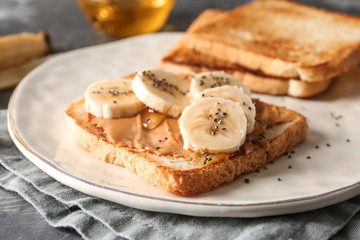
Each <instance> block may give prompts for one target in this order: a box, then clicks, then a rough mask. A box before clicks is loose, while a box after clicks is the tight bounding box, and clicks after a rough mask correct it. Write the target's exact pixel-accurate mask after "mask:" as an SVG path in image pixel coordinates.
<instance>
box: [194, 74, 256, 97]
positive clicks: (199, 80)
mask: <svg viewBox="0 0 360 240" xmlns="http://www.w3.org/2000/svg"><path fill="white" fill-rule="evenodd" d="M224 85H230V86H237V87H240V88H242V89H243V90H244V92H245V93H246V94H247V95H249V96H250V95H251V92H250V90H249V88H248V87H247V86H246V85H245V84H243V83H242V82H241V81H240V80H239V79H238V78H236V77H234V76H233V75H231V74H228V73H225V72H223V71H218V72H203V73H199V74H197V75H195V76H194V78H193V79H192V80H191V84H190V95H191V96H192V97H193V98H196V97H197V96H198V95H199V94H200V93H201V92H202V91H204V90H205V89H207V88H214V87H221V86H224Z"/></svg>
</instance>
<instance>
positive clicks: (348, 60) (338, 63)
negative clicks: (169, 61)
mask: <svg viewBox="0 0 360 240" xmlns="http://www.w3.org/2000/svg"><path fill="white" fill-rule="evenodd" d="M339 35H341V36H342V38H341V40H339V37H338V36H339ZM184 47H187V48H190V49H191V50H194V51H196V52H199V53H201V54H206V55H209V56H212V57H216V58H217V59H219V60H223V61H228V62H232V63H236V64H239V65H241V66H243V67H246V68H248V69H251V70H254V71H260V72H262V73H264V74H266V75H268V76H273V77H286V78H294V79H297V78H300V79H301V80H303V81H309V82H318V81H328V80H329V79H330V78H332V77H334V76H337V75H339V74H341V73H343V72H345V71H347V70H349V69H350V68H352V67H354V66H356V65H357V64H359V63H360V54H359V50H360V18H359V17H354V16H347V15H345V14H341V13H335V12H330V11H325V10H321V9H317V8H314V7H309V6H306V5H303V4H299V3H295V2H292V1H284V0H280V1H278V0H275V1H274V0H265V1H264V0H263V1H255V2H252V3H249V4H246V5H243V6H241V7H238V8H236V9H234V10H232V11H228V12H224V11H216V10H207V11H205V12H204V13H203V14H201V15H200V16H199V17H198V18H197V19H196V20H195V21H194V23H193V24H192V25H191V27H190V28H189V29H188V31H187V33H186V34H185V36H184V37H183V38H182V39H181V41H180V42H179V43H178V44H177V46H176V48H177V49H181V48H184Z"/></svg>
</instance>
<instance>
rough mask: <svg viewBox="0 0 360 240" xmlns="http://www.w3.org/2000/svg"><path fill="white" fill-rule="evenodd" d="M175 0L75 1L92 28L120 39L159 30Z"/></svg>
mask: <svg viewBox="0 0 360 240" xmlns="http://www.w3.org/2000/svg"><path fill="white" fill-rule="evenodd" d="M174 1H175V0H78V4H79V6H80V8H81V9H82V10H83V11H84V13H85V16H86V18H87V19H88V20H89V21H90V23H91V24H92V25H93V27H94V28H96V29H98V30H99V31H100V32H103V33H106V34H108V35H112V36H117V37H120V38H123V37H128V36H133V35H137V34H142V33H150V32H155V31H157V30H159V29H160V28H161V27H162V26H163V25H164V24H165V22H166V20H167V18H168V16H169V13H170V11H171V9H172V8H173V5H174Z"/></svg>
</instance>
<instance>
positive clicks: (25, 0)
mask: <svg viewBox="0 0 360 240" xmlns="http://www.w3.org/2000/svg"><path fill="white" fill-rule="evenodd" d="M245 2H248V1H246V0H226V1H217V0H197V1H194V0H178V1H177V3H176V5H175V8H174V9H173V11H172V13H171V15H170V18H169V20H168V22H167V24H166V25H165V26H164V28H163V29H162V30H161V31H184V30H186V28H187V27H188V25H189V24H190V23H191V22H192V21H193V20H194V18H195V17H196V16H197V15H198V14H199V13H200V12H201V11H202V10H204V9H205V8H222V9H231V8H233V7H234V6H237V5H240V4H242V3H245ZM299 2H303V3H306V4H309V5H314V6H318V7H323V8H326V9H329V10H336V11H341V12H345V13H348V14H353V15H358V16H360V1H357V0H342V1H338V0H301V1H299ZM0 22H1V24H0V35H6V34H11V33H19V32H23V31H31V32H37V31H38V30H41V29H44V30H47V31H48V32H49V34H50V37H51V40H52V46H53V51H54V52H64V51H70V50H72V49H76V48H81V47H85V46H90V45H96V44H101V43H105V42H110V41H114V40H116V39H114V38H111V37H106V36H103V35H100V34H98V33H97V32H96V31H95V30H94V29H92V28H91V27H90V26H89V24H88V23H87V22H86V21H85V18H84V16H83V14H82V12H81V11H80V10H79V8H78V7H77V4H76V0H61V1H52V0H5V1H0ZM12 91H13V89H7V90H1V91H0V109H6V108H7V104H8V101H9V97H10V95H11V93H12ZM0 147H1V146H0ZM0 226H1V227H0V239H28V240H31V239H77V238H80V236H79V235H78V234H77V233H76V232H75V231H73V230H71V229H63V228H58V229H56V228H52V227H51V226H49V225H48V224H47V223H46V221H45V220H44V219H43V218H42V216H41V215H40V214H39V213H38V212H37V211H36V210H35V209H34V208H33V207H32V206H31V205H30V204H29V203H27V202H26V201H25V200H23V199H22V198H21V197H20V196H19V195H18V194H16V193H13V192H9V191H6V190H4V189H2V188H0Z"/></svg>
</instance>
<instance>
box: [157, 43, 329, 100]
mask: <svg viewBox="0 0 360 240" xmlns="http://www.w3.org/2000/svg"><path fill="white" fill-rule="evenodd" d="M162 63H163V64H171V65H177V66H182V67H184V68H189V69H191V70H192V71H194V72H197V73H198V72H204V71H219V70H223V71H225V72H227V73H230V74H233V75H234V76H235V77H237V78H239V79H240V80H241V81H242V82H243V83H245V84H246V85H247V86H248V87H249V88H250V89H251V91H253V92H258V93H266V94H272V95H289V96H292V97H298V98H307V97H312V96H315V95H317V94H319V93H321V92H323V91H325V90H326V89H327V88H328V87H329V86H330V84H331V82H332V81H331V80H327V81H320V82H305V81H301V80H299V79H291V78H277V77H270V76H265V75H263V74H261V73H257V72H255V71H250V70H248V69H245V68H243V67H242V66H239V65H237V64H234V63H231V62H228V61H222V60H219V59H216V58H214V57H210V56H206V55H204V54H200V53H198V52H195V51H193V50H189V49H187V48H181V49H174V50H172V51H171V52H169V53H168V55H166V56H165V57H164V58H163V60H162Z"/></svg>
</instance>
